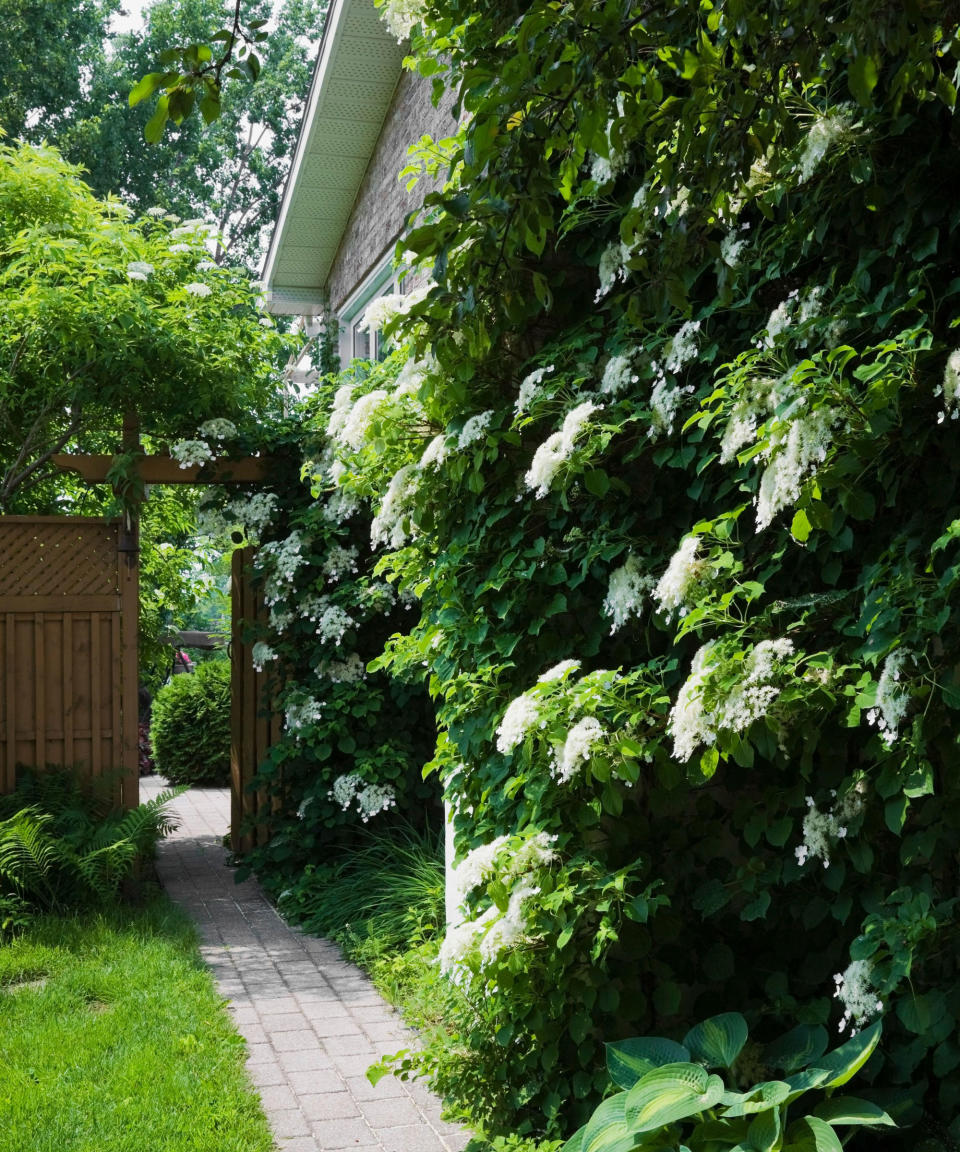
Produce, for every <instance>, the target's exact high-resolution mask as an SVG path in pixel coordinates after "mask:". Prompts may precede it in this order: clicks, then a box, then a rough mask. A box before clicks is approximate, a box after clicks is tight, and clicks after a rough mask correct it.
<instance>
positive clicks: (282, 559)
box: [260, 531, 306, 600]
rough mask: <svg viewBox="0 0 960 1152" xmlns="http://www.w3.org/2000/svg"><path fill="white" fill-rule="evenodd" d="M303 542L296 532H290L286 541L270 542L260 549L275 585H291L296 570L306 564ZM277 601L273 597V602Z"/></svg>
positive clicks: (277, 597) (276, 597)
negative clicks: (270, 569) (270, 570)
mask: <svg viewBox="0 0 960 1152" xmlns="http://www.w3.org/2000/svg"><path fill="white" fill-rule="evenodd" d="M304 544H305V541H304V539H303V537H302V536H301V534H300V533H299V532H298V531H294V532H291V533H290V535H289V536H288V537H287V538H286V540H271V541H270V542H269V543H268V544H264V545H263V547H262V548H261V549H260V555H261V557H262V558H263V559H264V560H265V561H266V562H267V564H268V565H269V566H270V567H271V568H272V575H273V579H274V580H275V581H276V584H277V585H283V584H286V585H292V584H293V580H294V577H295V576H296V573H297V569H298V568H299V567H300V565H301V564H304V563H306V557H305V556H304V555H303V548H304ZM276 599H279V596H275V597H274V600H276Z"/></svg>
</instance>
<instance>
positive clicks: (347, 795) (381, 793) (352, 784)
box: [327, 772, 397, 824]
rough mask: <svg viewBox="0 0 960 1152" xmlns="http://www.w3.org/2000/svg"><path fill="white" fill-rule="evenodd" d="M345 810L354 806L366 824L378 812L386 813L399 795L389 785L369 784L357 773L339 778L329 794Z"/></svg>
mask: <svg viewBox="0 0 960 1152" xmlns="http://www.w3.org/2000/svg"><path fill="white" fill-rule="evenodd" d="M327 795H328V796H331V797H332V798H333V799H334V800H335V801H336V802H337V803H338V804H339V805H340V807H341V808H342V809H343V810H344V812H346V811H348V809H350V808H351V807H352V806H353V805H354V804H356V806H357V812H358V813H359V815H360V819H361V820H362V821H363V823H364V824H366V822H367V821H368V820H369V819H370V817H371V816H376V815H377V813H378V812H386V810H387V809H388V808H392V807H393V806H394V805H395V804H396V802H397V794H396V792H395V791H394V789H393V788H392V787H391V786H390V785H389V784H367V783H365V782H364V780H363V778H362V777H360V776H358V775H357V773H356V772H350V773H348V774H347V775H346V776H338V777H337V778H336V780H334V782H333V787H332V788H331V789H330V791H329V792H328V793H327Z"/></svg>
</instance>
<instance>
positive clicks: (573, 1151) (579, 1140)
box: [560, 1125, 587, 1152]
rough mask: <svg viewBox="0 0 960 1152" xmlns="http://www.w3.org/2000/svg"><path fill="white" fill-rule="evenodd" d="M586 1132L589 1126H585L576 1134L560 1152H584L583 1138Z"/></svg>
mask: <svg viewBox="0 0 960 1152" xmlns="http://www.w3.org/2000/svg"><path fill="white" fill-rule="evenodd" d="M586 1130H587V1126H586V1125H584V1126H583V1127H582V1128H580V1129H578V1130H577V1131H576V1132H574V1134H573V1135H572V1136H571V1137H570V1139H569V1140H568V1141H567V1142H566V1144H564V1146H563V1147H562V1148H561V1149H560V1152H583V1136H584V1133H585V1132H586Z"/></svg>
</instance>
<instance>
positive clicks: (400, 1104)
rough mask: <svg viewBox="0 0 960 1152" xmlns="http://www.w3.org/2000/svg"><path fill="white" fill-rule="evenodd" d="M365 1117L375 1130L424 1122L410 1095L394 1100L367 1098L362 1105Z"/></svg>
mask: <svg viewBox="0 0 960 1152" xmlns="http://www.w3.org/2000/svg"><path fill="white" fill-rule="evenodd" d="M360 1108H361V1111H362V1112H363V1117H364V1119H365V1120H366V1121H367V1123H368V1124H369V1125H370V1127H371V1128H373V1129H374V1130H375V1131H376V1130H378V1129H380V1128H399V1127H400V1126H401V1125H405V1124H421V1125H422V1124H423V1120H424V1116H423V1113H422V1112H421V1111H420V1109H419V1108H418V1107H417V1106H416V1104H414V1102H413V1101H412V1100H411V1099H410V1097H409V1096H402V1097H397V1098H396V1099H393V1100H365V1101H364V1102H363V1103H362V1104H361V1105H360Z"/></svg>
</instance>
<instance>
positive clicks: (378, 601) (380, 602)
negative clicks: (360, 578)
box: [360, 580, 397, 612]
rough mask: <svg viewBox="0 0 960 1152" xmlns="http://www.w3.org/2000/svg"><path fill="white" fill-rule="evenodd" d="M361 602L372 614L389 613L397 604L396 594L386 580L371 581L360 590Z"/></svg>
mask: <svg viewBox="0 0 960 1152" xmlns="http://www.w3.org/2000/svg"><path fill="white" fill-rule="evenodd" d="M360 595H361V596H362V597H363V602H364V604H365V605H366V607H367V608H369V609H370V610H371V611H372V612H389V611H390V609H391V608H392V607H393V606H394V605H395V604H396V602H397V593H396V591H395V590H394V587H393V585H392V584H388V583H387V582H386V580H373V581H371V583H369V584H367V586H366V587H365V588H361V590H360Z"/></svg>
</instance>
